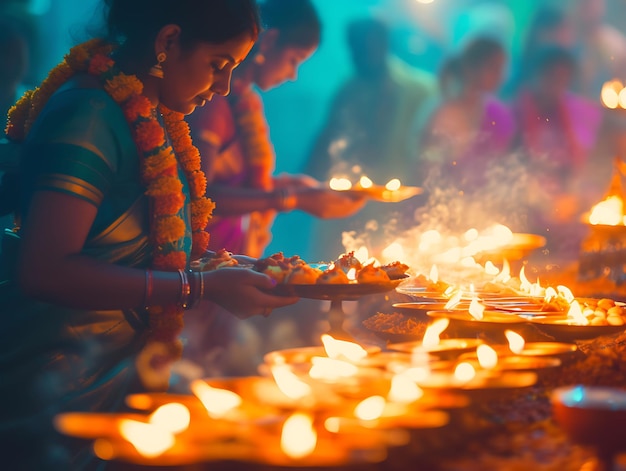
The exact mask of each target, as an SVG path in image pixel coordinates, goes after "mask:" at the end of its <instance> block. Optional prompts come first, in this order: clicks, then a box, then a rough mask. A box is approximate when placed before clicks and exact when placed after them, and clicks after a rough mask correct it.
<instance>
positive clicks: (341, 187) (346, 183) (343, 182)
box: [329, 178, 352, 191]
mask: <svg viewBox="0 0 626 471" xmlns="http://www.w3.org/2000/svg"><path fill="white" fill-rule="evenodd" d="M329 186H330V188H331V189H333V190H337V191H346V190H349V189H350V188H352V182H351V181H350V180H348V179H347V178H331V179H330V183H329Z"/></svg>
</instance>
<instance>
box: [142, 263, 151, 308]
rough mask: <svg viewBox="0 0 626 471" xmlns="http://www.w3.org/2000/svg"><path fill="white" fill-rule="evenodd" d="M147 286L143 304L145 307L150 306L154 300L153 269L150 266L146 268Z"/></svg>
mask: <svg viewBox="0 0 626 471" xmlns="http://www.w3.org/2000/svg"><path fill="white" fill-rule="evenodd" d="M145 273H146V288H145V291H144V298H143V305H144V307H145V308H148V307H150V303H151V302H152V270H151V269H150V268H147V269H146V272H145Z"/></svg>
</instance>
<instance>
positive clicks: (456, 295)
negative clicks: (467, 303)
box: [444, 290, 463, 309]
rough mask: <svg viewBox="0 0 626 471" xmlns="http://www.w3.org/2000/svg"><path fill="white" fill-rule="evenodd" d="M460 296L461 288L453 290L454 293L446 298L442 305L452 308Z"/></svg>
mask: <svg viewBox="0 0 626 471" xmlns="http://www.w3.org/2000/svg"><path fill="white" fill-rule="evenodd" d="M462 297H463V293H462V292H461V290H457V291H455V292H454V295H453V296H452V297H451V298H450V299H449V300H448V302H447V303H446V305H445V306H444V309H454V308H455V307H456V305H457V304H459V303H460V302H461V299H462Z"/></svg>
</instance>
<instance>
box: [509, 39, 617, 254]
mask: <svg viewBox="0 0 626 471" xmlns="http://www.w3.org/2000/svg"><path fill="white" fill-rule="evenodd" d="M577 72H578V64H577V62H576V59H575V56H574V54H573V53H572V52H571V51H570V50H568V49H566V48H563V47H560V46H557V45H553V46H544V47H543V48H540V49H538V50H535V52H534V54H533V55H532V57H531V59H530V67H529V70H528V75H527V79H526V81H525V82H524V83H522V85H521V88H520V92H519V94H518V96H517V98H516V100H515V104H514V110H515V113H516V116H517V122H518V126H519V128H518V134H517V144H518V146H519V150H521V152H522V153H523V155H524V157H525V159H526V164H527V169H528V175H529V180H528V184H529V186H530V188H529V191H528V196H529V209H530V213H529V227H530V230H531V232H534V233H538V234H542V235H545V236H547V238H548V248H550V249H551V250H552V251H553V252H556V251H559V252H561V253H567V252H570V253H571V255H572V256H575V255H576V251H577V249H578V244H579V242H580V236H581V234H580V232H581V227H580V226H581V224H580V217H581V215H582V213H583V212H584V211H586V210H587V209H589V205H590V204H591V203H592V201H593V200H594V199H596V198H597V197H599V195H601V194H602V193H601V192H602V191H603V190H604V188H602V189H601V191H600V193H598V188H594V187H595V183H594V181H593V175H594V173H597V170H599V169H600V167H607V168H609V169H610V168H611V161H607V162H601V161H599V159H598V158H596V156H595V155H594V152H593V151H594V149H596V147H597V145H598V136H599V133H600V129H601V125H602V108H601V106H600V104H599V103H597V101H595V100H591V99H588V98H586V97H584V96H582V95H580V94H576V93H574V92H573V86H574V82H575V78H576V74H577ZM601 173H603V174H605V173H606V172H601ZM555 255H556V253H555Z"/></svg>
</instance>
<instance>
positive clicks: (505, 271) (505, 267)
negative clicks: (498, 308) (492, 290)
mask: <svg viewBox="0 0 626 471" xmlns="http://www.w3.org/2000/svg"><path fill="white" fill-rule="evenodd" d="M510 279H511V266H510V265H509V261H508V260H507V259H504V261H503V262H502V270H501V271H500V273H499V274H498V276H496V279H495V281H496V283H507V282H508V281H509V280H510Z"/></svg>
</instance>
